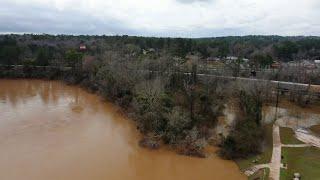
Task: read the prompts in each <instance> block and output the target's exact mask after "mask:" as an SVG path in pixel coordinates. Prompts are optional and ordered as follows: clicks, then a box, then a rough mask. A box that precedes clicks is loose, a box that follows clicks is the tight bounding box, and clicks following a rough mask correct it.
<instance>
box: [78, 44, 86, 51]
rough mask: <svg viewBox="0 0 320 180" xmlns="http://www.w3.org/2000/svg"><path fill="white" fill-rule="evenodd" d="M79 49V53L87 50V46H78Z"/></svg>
mask: <svg viewBox="0 0 320 180" xmlns="http://www.w3.org/2000/svg"><path fill="white" fill-rule="evenodd" d="M79 49H80V51H85V50H87V46H86V45H85V44H80V46H79Z"/></svg>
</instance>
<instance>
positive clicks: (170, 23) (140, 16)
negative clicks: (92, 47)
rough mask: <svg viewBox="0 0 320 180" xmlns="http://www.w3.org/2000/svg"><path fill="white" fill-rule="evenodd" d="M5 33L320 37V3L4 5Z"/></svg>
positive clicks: (63, 1)
mask: <svg viewBox="0 0 320 180" xmlns="http://www.w3.org/2000/svg"><path fill="white" fill-rule="evenodd" d="M0 33H49V34H76V35H77V34H98V35H101V34H106V35H116V34H119V35H123V34H127V35H139V36H165V37H212V36H235V35H251V34H255V35H275V34H276V35H285V36H287V35H289V36H291V35H316V36H319V35H320V0H0Z"/></svg>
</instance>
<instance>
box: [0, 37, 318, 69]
mask: <svg viewBox="0 0 320 180" xmlns="http://www.w3.org/2000/svg"><path fill="white" fill-rule="evenodd" d="M80 43H85V44H86V46H87V47H88V52H87V53H89V54H91V55H101V54H103V53H104V52H105V51H107V50H123V51H125V53H127V54H128V55H133V54H134V55H140V54H142V52H143V50H148V49H151V48H152V49H154V50H155V52H156V53H157V54H161V53H164V52H165V53H167V54H170V55H171V56H176V57H181V58H184V57H185V56H186V55H187V54H198V55H199V56H200V57H202V58H206V57H226V56H237V57H246V58H249V59H252V61H257V63H259V64H261V65H264V64H266V63H268V61H270V59H271V60H276V61H283V62H287V61H292V60H301V59H310V60H314V59H320V38H319V37H281V36H244V37H219V38H200V39H184V38H152V37H149V38H148V37H132V36H68V35H57V36H53V35H45V34H44V35H1V36H0V64H21V63H26V61H32V63H35V64H38V65H46V64H54V63H57V61H59V60H60V61H61V59H63V58H64V57H65V53H66V51H67V50H68V49H77V48H78V47H79V44H80ZM29 63H30V62H29Z"/></svg>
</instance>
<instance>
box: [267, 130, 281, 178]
mask: <svg viewBox="0 0 320 180" xmlns="http://www.w3.org/2000/svg"><path fill="white" fill-rule="evenodd" d="M272 138H273V150H272V157H271V162H270V175H269V177H270V179H271V180H279V179H280V168H281V140H280V128H279V126H278V125H276V124H274V125H273V131H272Z"/></svg>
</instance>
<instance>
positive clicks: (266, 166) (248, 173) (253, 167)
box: [244, 164, 270, 176]
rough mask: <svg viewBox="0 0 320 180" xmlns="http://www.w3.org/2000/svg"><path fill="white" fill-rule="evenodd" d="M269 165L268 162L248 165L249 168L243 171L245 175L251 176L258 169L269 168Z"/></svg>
mask: <svg viewBox="0 0 320 180" xmlns="http://www.w3.org/2000/svg"><path fill="white" fill-rule="evenodd" d="M269 167H270V165H269V164H259V165H256V166H252V167H250V168H249V169H247V170H246V171H245V172H244V174H245V175H247V176H251V175H253V174H254V173H256V172H257V171H259V170H260V169H264V168H269Z"/></svg>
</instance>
